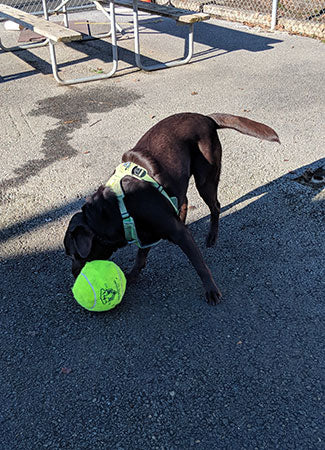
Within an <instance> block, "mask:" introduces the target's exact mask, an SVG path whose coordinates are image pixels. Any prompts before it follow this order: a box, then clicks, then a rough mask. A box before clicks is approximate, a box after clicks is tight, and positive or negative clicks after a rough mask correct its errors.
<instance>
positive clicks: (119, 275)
mask: <svg viewBox="0 0 325 450" xmlns="http://www.w3.org/2000/svg"><path fill="white" fill-rule="evenodd" d="M117 275H118V277H119V279H120V286H121V296H123V294H122V291H123V283H122V278H121V274H120V271H119V270H118V269H117ZM119 300H120V298H119Z"/></svg>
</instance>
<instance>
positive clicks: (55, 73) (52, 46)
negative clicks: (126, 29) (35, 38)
mask: <svg viewBox="0 0 325 450" xmlns="http://www.w3.org/2000/svg"><path fill="white" fill-rule="evenodd" d="M68 1H69V0H63V1H62V3H61V4H60V5H59V7H60V8H62V9H63V13H64V23H65V25H66V26H68V15H67V11H66V7H65V5H66V3H67V2H68ZM92 1H93V3H94V4H95V6H96V8H97V9H99V10H100V11H101V12H102V13H103V14H104V15H105V16H106V17H107V18H108V19H109V21H110V23H111V29H110V32H109V33H105V34H103V35H98V36H95V38H98V37H106V36H108V35H111V38H112V39H111V40H112V42H111V44H112V55H113V60H112V63H113V66H112V69H111V71H110V72H108V73H103V74H96V75H91V76H88V77H79V78H71V79H68V80H64V79H63V78H61V77H60V75H59V73H58V65H57V59H56V52H55V44H56V43H57V41H54V40H52V39H49V38H46V39H45V41H44V42H37V43H35V42H34V43H30V44H21V45H15V46H12V47H6V46H5V45H3V44H2V42H1V39H0V48H1V49H2V51H4V52H15V51H19V50H28V49H31V48H36V47H42V46H44V45H47V44H48V45H49V51H50V59H51V66H52V71H53V76H54V78H55V80H56V81H57V82H58V83H59V84H62V85H71V84H77V83H84V82H87V81H96V80H102V79H106V78H110V77H112V76H113V75H114V74H115V72H116V70H117V67H118V52H117V40H116V22H115V4H114V2H111V3H110V5H109V13H108V12H107V11H106V9H105V8H103V6H102V5H101V4H100V3H99V2H98V1H97V0H92ZM42 3H43V11H44V20H49V14H48V10H47V4H46V1H45V0H42ZM59 7H58V8H59ZM58 8H56V9H58ZM0 14H2V15H4V16H5V17H6V18H7V19H9V20H12V21H14V22H17V23H19V20H17V18H15V17H14V16H10V15H9V14H4V13H1V12H0ZM26 25H27V24H26ZM30 28H31V29H33V27H32V26H31V27H30ZM80 36H81V35H80ZM45 37H46V36H45ZM66 41H68V39H67V40H66ZM71 41H72V39H71Z"/></svg>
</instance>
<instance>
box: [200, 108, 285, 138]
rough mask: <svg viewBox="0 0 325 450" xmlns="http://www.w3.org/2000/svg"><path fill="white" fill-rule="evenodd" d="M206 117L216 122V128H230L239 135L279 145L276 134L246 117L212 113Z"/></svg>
mask: <svg viewBox="0 0 325 450" xmlns="http://www.w3.org/2000/svg"><path fill="white" fill-rule="evenodd" d="M208 117H210V118H211V119H213V120H214V121H215V122H216V124H217V127H218V128H232V129H233V130H237V131H239V132H240V133H243V134H247V135H249V136H253V137H256V138H259V139H264V140H266V141H270V142H278V143H279V144H280V139H279V136H278V135H277V133H276V132H275V131H274V130H273V129H272V128H270V127H268V126H267V125H264V124H263V123H260V122H255V121H254V120H250V119H247V118H246V117H240V116H233V115H232V114H219V113H213V114H209V115H208Z"/></svg>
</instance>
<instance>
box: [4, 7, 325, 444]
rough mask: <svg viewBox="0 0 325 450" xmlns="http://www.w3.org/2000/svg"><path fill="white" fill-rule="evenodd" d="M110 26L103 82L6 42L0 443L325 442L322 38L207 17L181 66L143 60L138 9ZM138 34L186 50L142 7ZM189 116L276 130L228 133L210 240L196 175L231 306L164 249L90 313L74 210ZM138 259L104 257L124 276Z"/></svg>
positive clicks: (88, 45) (174, 31)
mask: <svg viewBox="0 0 325 450" xmlns="http://www.w3.org/2000/svg"><path fill="white" fill-rule="evenodd" d="M75 18H76V19H78V20H79V19H80V20H81V19H82V20H85V19H87V18H88V19H90V20H93V21H95V22H96V21H97V22H98V23H100V22H101V20H102V18H101V16H99V15H98V13H94V12H83V13H78V14H77V15H76V16H75ZM118 20H119V23H120V24H121V26H122V27H123V29H124V30H125V32H124V33H123V35H119V45H120V51H119V54H120V58H121V63H120V65H119V69H118V72H117V73H116V76H114V78H112V79H108V80H106V81H101V82H92V83H88V84H80V85H76V86H71V87H62V86H59V85H58V84H57V83H56V82H55V81H54V79H53V77H52V74H51V70H50V66H49V61H50V60H49V54H48V49H47V48H45V47H44V48H39V49H37V50H31V51H21V52H19V53H17V54H14V55H13V54H4V53H1V54H0V60H1V63H0V117H1V131H0V151H1V165H0V180H1V181H0V201H1V203H0V220H1V235H0V241H1V243H0V245H1V247H0V249H1V250H0V252H1V255H0V256H1V268H0V279H1V283H0V290H1V302H0V324H1V325H0V333H1V345H0V349H1V357H0V379H1V383H0V432H1V439H0V441H1V443H0V447H1V449H4V450H14V449H22V450H29V449H33V450H34V449H38V448H48V449H58V448H60V449H77V450H79V449H109V450H111V449H112V450H117V449H120V450H122V449H123V450H129V449H132V450H147V449H164V450H172V449H175V450H179V449H184V450H185V449H189V448H196V449H198V450H213V449H227V450H228V449H229V450H232V449H257V450H262V449H281V450H283V449H302V450H304V449H323V448H324V446H325V432H324V430H325V423H324V410H325V409H324V356H325V355H324V342H325V336H324V267H325V264H324V254H325V248H324V247H325V244H324V243H325V241H324V198H325V196H324V189H322V187H321V185H320V184H314V183H311V182H310V176H309V175H310V174H312V173H313V171H315V170H316V169H317V168H318V169H319V168H321V167H323V166H324V165H325V158H324V138H325V135H324V105H325V94H324V69H325V58H324V53H325V44H324V43H322V42H320V41H318V40H313V39H311V38H306V37H300V36H290V35H288V34H286V33H282V32H274V33H271V32H268V31H267V30H262V29H259V28H248V27H246V26H244V25H240V24H234V23H229V22H224V21H219V20H210V21H208V22H205V23H201V24H198V25H197V26H196V27H195V28H196V30H195V48H194V58H193V61H192V62H191V63H190V64H187V65H185V66H181V67H177V68H172V69H167V70H160V71H157V72H152V73H145V72H141V71H139V70H138V69H137V68H136V67H135V65H134V59H133V54H132V45H133V36H132V32H131V17H130V15H129V14H128V13H126V12H125V11H121V10H119V13H118ZM141 30H142V32H141V37H142V39H143V40H142V53H143V55H144V56H145V57H147V58H150V59H151V60H162V61H168V60H170V59H174V58H177V57H178V56H181V55H182V39H181V37H182V36H183V33H184V29H183V28H182V27H179V26H177V27H176V26H175V25H174V23H173V22H169V21H168V20H163V19H161V18H157V17H152V16H146V15H144V14H142V15H141ZM0 33H1V36H3V37H5V38H6V39H8V40H9V41H10V40H11V41H14V40H15V39H16V38H17V35H16V34H15V33H14V34H13V32H10V33H11V34H9V32H8V33H4V31H3V24H1V23H0ZM4 43H5V40H4ZM110 56H111V47H110V45H109V41H86V42H83V43H76V44H72V45H69V46H66V47H65V46H62V47H61V46H59V47H58V62H59V63H60V64H61V66H60V68H61V73H62V76H71V75H76V74H80V75H81V74H82V73H84V74H86V75H87V74H91V73H94V71H97V72H99V71H106V70H110V69H109V68H110ZM183 111H193V112H199V113H203V114H205V113H206V114H208V113H212V112H224V113H231V114H237V115H242V116H245V117H248V118H251V119H253V120H257V121H261V122H263V123H265V124H267V125H269V126H271V127H273V128H274V129H275V130H276V131H277V132H278V134H279V137H280V139H281V145H278V144H274V143H268V142H262V141H259V140H257V139H254V138H252V137H248V136H244V135H241V134H239V133H236V132H235V131H231V130H222V131H221V132H220V133H219V134H220V139H221V141H222V143H223V167H222V177H221V182H220V188H219V189H220V194H219V199H220V201H221V205H222V215H221V220H220V235H219V240H218V243H217V245H216V246H215V248H213V249H206V248H205V246H204V242H205V237H206V233H207V229H208V221H209V217H208V208H207V207H206V206H205V205H204V203H203V201H202V200H201V199H200V198H199V195H198V193H197V191H196V190H195V186H194V184H193V183H191V184H190V188H189V202H190V211H189V216H188V224H189V228H190V230H191V231H192V233H193V236H194V238H195V240H196V241H197V243H198V244H199V246H200V248H201V249H202V252H203V255H204V257H205V259H206V261H207V263H208V265H209V267H210V268H211V271H212V273H213V276H214V278H215V280H216V282H217V284H218V285H219V287H220V289H221V291H222V293H223V302H222V303H221V304H220V305H217V306H215V307H213V306H209V305H208V304H206V303H205V301H204V293H203V290H202V286H201V283H200V280H199V279H198V277H197V275H196V273H195V271H194V269H193V268H192V266H191V265H190V264H189V263H188V261H187V259H186V258H185V256H184V255H183V254H182V253H181V251H180V250H179V249H178V248H177V247H175V246H173V245H172V244H169V243H167V242H163V243H161V244H160V245H159V246H157V247H156V248H154V249H153V250H152V252H151V253H150V255H149V260H148V265H147V267H146V268H145V270H144V271H143V273H142V275H141V277H140V279H139V281H138V282H137V284H135V285H132V286H129V287H127V291H126V294H125V297H124V299H123V301H122V303H121V304H120V305H119V306H118V307H116V308H115V309H114V310H112V311H110V312H107V313H91V312H88V311H86V310H83V309H82V308H81V307H79V305H78V304H77V303H76V302H75V300H74V299H73V297H72V294H71V286H72V283H73V280H72V276H71V274H70V262H69V260H68V259H67V258H66V256H65V255H64V250H63V237H64V233H65V230H66V227H67V224H68V221H69V219H70V217H71V216H72V214H73V213H74V212H76V211H77V210H78V209H79V208H80V206H81V205H82V204H83V201H84V198H85V197H86V196H87V195H88V194H90V193H92V192H93V191H95V190H96V188H97V187H98V186H99V185H100V184H102V183H104V182H105V181H106V180H107V179H108V178H109V176H110V174H111V173H112V171H113V170H114V168H115V167H116V166H117V165H118V164H119V162H120V159H121V155H122V153H123V152H124V151H126V150H127V149H129V148H131V147H132V146H133V145H134V144H135V143H136V141H137V140H138V139H139V138H140V137H141V136H142V134H143V133H144V132H145V131H146V130H147V129H149V128H150V127H151V126H152V125H153V124H155V123H157V122H158V121H159V120H161V119H162V118H164V117H167V116H168V115H171V114H174V113H176V112H183ZM135 252H136V250H135V249H134V248H131V247H129V248H125V249H122V250H121V251H119V252H117V253H116V254H115V255H114V257H113V260H114V261H115V262H116V263H117V264H119V265H120V266H121V268H122V269H123V270H124V271H126V272H127V271H128V270H129V268H130V267H131V266H132V262H133V259H134V256H135Z"/></svg>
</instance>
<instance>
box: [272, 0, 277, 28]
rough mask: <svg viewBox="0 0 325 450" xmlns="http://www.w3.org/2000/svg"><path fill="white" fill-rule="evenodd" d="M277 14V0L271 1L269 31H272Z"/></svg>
mask: <svg viewBox="0 0 325 450" xmlns="http://www.w3.org/2000/svg"><path fill="white" fill-rule="evenodd" d="M277 12H278V0H272V18H271V31H273V30H274V28H275V25H276V22H277Z"/></svg>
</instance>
